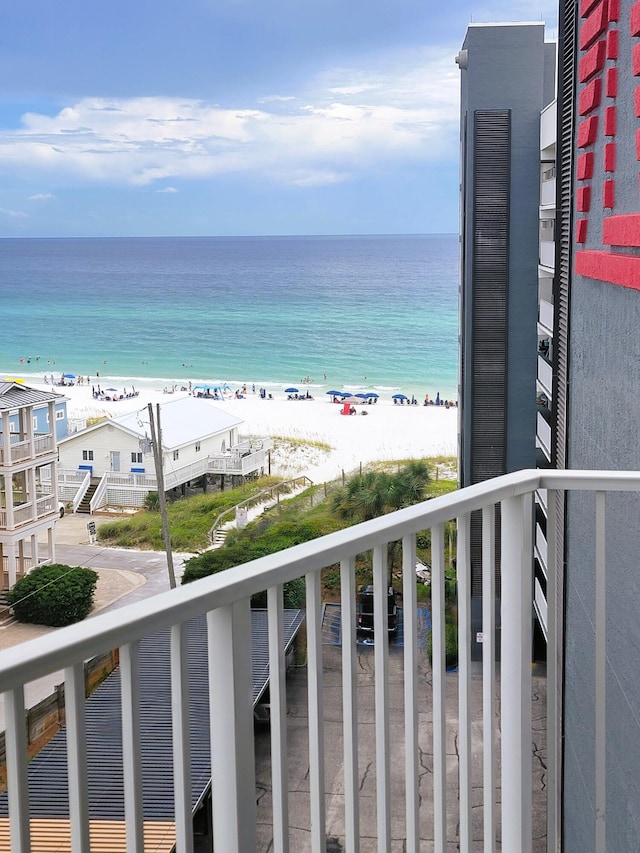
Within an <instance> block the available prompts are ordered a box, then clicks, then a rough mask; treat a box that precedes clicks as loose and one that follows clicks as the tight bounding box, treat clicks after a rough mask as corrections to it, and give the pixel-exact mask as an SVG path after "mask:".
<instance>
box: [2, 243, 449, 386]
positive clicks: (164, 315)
mask: <svg viewBox="0 0 640 853" xmlns="http://www.w3.org/2000/svg"><path fill="white" fill-rule="evenodd" d="M457 291H458V240H457V236H456V235H426V236H404V237H402V236H401V237H398V236H371V237H295V238H285V237H268V238H267V237H265V238H157V239H156V238H145V239H137V238H131V239H111V238H108V239H107V238H105V239H21V240H19V239H3V240H0V299H1V303H0V304H1V305H2V315H3V323H2V328H3V333H2V338H1V340H0V373H4V374H10V375H14V376H21V377H24V378H25V379H28V378H30V377H32V378H37V379H38V380H39V381H42V377H43V375H44V373H47V374H50V373H53V374H54V375H55V376H56V378H57V377H58V375H59V374H60V373H61V372H67V373H74V374H81V373H82V374H84V375H85V376H86V375H90V376H92V377H95V376H96V373H99V374H100V378H101V380H108V379H113V380H114V382H115V383H116V384H117V386H118V387H119V386H120V385H122V384H125V385H127V384H131V383H137V384H138V385H139V386H143V385H144V384H145V383H147V382H149V381H151V380H153V381H154V382H155V384H158V382H161V383H163V384H174V383H175V384H178V385H182V384H185V383H186V382H187V381H189V380H191V381H192V382H194V383H195V382H199V381H206V382H216V381H227V382H229V383H230V384H232V385H233V384H241V383H243V382H246V383H255V384H256V385H260V386H265V387H267V388H269V389H270V388H272V387H273V388H274V389H279V388H281V387H284V386H288V385H292V384H293V385H296V384H298V385H299V384H300V383H301V380H302V379H303V378H305V377H309V378H310V379H312V380H313V382H312V383H310V387H312V388H315V389H316V392H320V391H322V390H328V389H333V388H335V389H339V388H346V389H349V390H353V391H355V390H358V389H366V390H371V389H373V390H377V391H378V392H379V393H382V394H384V393H386V392H387V391H388V392H395V391H402V392H404V393H407V394H416V396H419V397H424V394H425V393H429V394H430V395H431V396H435V394H436V393H437V392H438V391H439V392H440V394H441V395H442V396H444V397H447V398H454V397H456V396H457V370H458V349H457V347H458V306H457ZM20 359H24V361H23V362H21V361H20ZM325 376H326V380H325V378H324V377H325Z"/></svg>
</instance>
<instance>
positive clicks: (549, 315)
mask: <svg viewBox="0 0 640 853" xmlns="http://www.w3.org/2000/svg"><path fill="white" fill-rule="evenodd" d="M538 323H540V325H541V326H542V327H543V328H544V329H545V331H547V332H549V334H553V303H552V302H548V301H547V300H546V299H541V300H540V304H539V305H538Z"/></svg>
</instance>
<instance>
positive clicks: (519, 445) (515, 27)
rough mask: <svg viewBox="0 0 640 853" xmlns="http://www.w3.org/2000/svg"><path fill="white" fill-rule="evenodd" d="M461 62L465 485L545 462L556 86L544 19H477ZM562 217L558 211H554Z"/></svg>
mask: <svg viewBox="0 0 640 853" xmlns="http://www.w3.org/2000/svg"><path fill="white" fill-rule="evenodd" d="M456 61H457V63H458V66H459V67H460V71H461V122H460V124H461V163H462V166H461V172H462V175H461V236H460V239H461V288H460V313H461V320H460V325H461V339H460V340H461V346H460V393H459V399H460V435H461V439H460V458H459V479H460V484H461V485H462V486H469V485H472V484H474V483H479V482H482V481H484V480H487V479H489V478H491V477H496V476H499V475H500V474H506V473H508V472H511V471H517V470H519V469H521V468H534V467H535V466H536V449H535V442H534V436H535V429H536V357H535V351H536V325H535V317H536V313H537V301H538V250H539V228H540V225H539V208H540V201H539V198H540V156H539V155H540V114H541V111H542V109H543V107H544V106H545V105H546V104H548V103H549V102H551V101H552V100H553V98H554V95H555V64H556V53H555V45H554V44H548V43H545V40H544V25H543V24H542V23H533V24H529V23H525V24H474V25H471V26H470V27H469V28H468V30H467V34H466V36H465V40H464V43H463V45H462V50H461V51H460V53H459V54H458V57H457V59H456ZM549 222H552V220H549ZM480 552H481V531H480V518H479V516H477V515H476V516H474V517H473V518H472V528H471V564H472V637H473V653H474V656H475V657H479V655H480V647H479V645H478V644H477V643H476V638H477V634H478V633H479V632H480V631H481V605H480V595H481V582H480V577H481V572H480V560H481V553H480Z"/></svg>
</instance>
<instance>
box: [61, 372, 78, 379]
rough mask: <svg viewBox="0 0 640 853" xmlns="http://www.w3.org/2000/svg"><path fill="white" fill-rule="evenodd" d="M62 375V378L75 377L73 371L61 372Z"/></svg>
mask: <svg viewBox="0 0 640 853" xmlns="http://www.w3.org/2000/svg"><path fill="white" fill-rule="evenodd" d="M62 376H63V379H75V378H76V375H75V373H63V374H62Z"/></svg>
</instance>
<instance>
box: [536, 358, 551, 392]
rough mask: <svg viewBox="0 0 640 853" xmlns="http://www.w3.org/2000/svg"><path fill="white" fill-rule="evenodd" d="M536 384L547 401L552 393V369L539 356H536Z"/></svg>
mask: <svg viewBox="0 0 640 853" xmlns="http://www.w3.org/2000/svg"><path fill="white" fill-rule="evenodd" d="M538 383H539V385H540V389H541V390H542V391H544V393H545V394H546V395H547V397H548V398H549V399H551V393H552V391H553V368H552V367H551V365H550V364H549V362H548V361H546V360H545V359H544V358H543V357H542V356H541V355H539V356H538Z"/></svg>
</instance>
